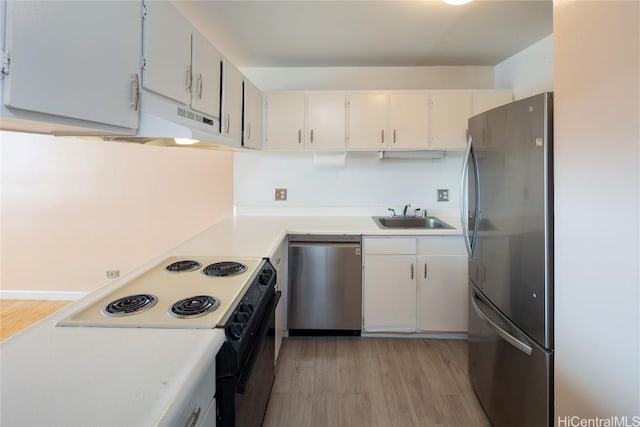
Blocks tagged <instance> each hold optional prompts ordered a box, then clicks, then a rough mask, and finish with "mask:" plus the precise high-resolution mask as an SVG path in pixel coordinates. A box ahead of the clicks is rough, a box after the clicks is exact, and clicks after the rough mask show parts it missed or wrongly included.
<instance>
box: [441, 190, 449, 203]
mask: <svg viewBox="0 0 640 427" xmlns="http://www.w3.org/2000/svg"><path fill="white" fill-rule="evenodd" d="M438 201H439V202H448V201H449V189H448V188H445V189H438Z"/></svg>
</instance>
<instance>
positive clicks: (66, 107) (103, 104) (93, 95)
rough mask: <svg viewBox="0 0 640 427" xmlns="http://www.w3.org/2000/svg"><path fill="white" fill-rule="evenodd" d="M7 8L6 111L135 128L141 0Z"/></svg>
mask: <svg viewBox="0 0 640 427" xmlns="http://www.w3.org/2000/svg"><path fill="white" fill-rule="evenodd" d="M3 3H4V2H3ZM6 7H7V10H6V28H5V29H4V30H5V37H6V39H5V43H6V46H5V48H6V50H7V51H8V52H9V54H10V70H9V74H8V75H7V76H4V90H3V102H4V105H6V106H7V107H13V108H19V109H22V110H28V111H35V112H40V113H45V114H54V115H57V116H62V117H69V118H74V119H80V120H88V121H92V122H97V123H105V124H110V125H115V126H120V127H125V128H137V126H138V111H137V110H136V106H135V100H136V96H135V85H136V84H137V82H138V81H139V73H140V50H141V41H142V38H141V32H140V21H141V16H142V15H141V13H142V4H141V3H140V2H135V1H126V2H108V1H100V2H75V1H73V2H72V1H68V2H63V1H8V2H6Z"/></svg>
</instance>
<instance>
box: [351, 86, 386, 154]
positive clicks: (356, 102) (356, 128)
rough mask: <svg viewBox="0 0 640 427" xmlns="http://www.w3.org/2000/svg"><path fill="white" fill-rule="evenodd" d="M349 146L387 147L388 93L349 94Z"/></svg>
mask: <svg viewBox="0 0 640 427" xmlns="http://www.w3.org/2000/svg"><path fill="white" fill-rule="evenodd" d="M348 105H349V114H348V115H349V137H348V138H347V145H348V147H349V148H373V149H382V148H384V147H386V145H387V144H386V140H388V139H389V133H388V131H387V95H386V94H379V93H367V94H354V95H350V96H349V104H348Z"/></svg>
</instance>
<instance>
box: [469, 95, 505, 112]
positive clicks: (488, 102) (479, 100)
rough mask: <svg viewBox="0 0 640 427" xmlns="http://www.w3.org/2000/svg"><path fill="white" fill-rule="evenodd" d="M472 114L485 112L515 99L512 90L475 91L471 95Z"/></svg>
mask: <svg viewBox="0 0 640 427" xmlns="http://www.w3.org/2000/svg"><path fill="white" fill-rule="evenodd" d="M471 100H472V101H471V115H472V116H475V115H476V114H480V113H484V112H485V111H487V110H491V109H492V108H496V107H499V106H501V105H504V104H508V103H510V102H512V101H513V94H512V93H511V92H506V91H499V92H474V93H473V94H472V95H471Z"/></svg>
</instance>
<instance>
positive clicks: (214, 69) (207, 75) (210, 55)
mask: <svg viewBox="0 0 640 427" xmlns="http://www.w3.org/2000/svg"><path fill="white" fill-rule="evenodd" d="M221 61H222V57H221V56H220V53H219V52H218V51H217V50H216V48H215V47H213V46H212V45H211V43H209V41H208V40H207V39H205V38H204V36H202V35H201V34H200V33H198V32H194V33H193V34H192V40H191V74H192V82H191V85H192V87H191V108H193V109H194V110H198V111H201V112H203V113H205V114H209V115H212V116H214V117H220V70H221V69H220V62H221Z"/></svg>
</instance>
